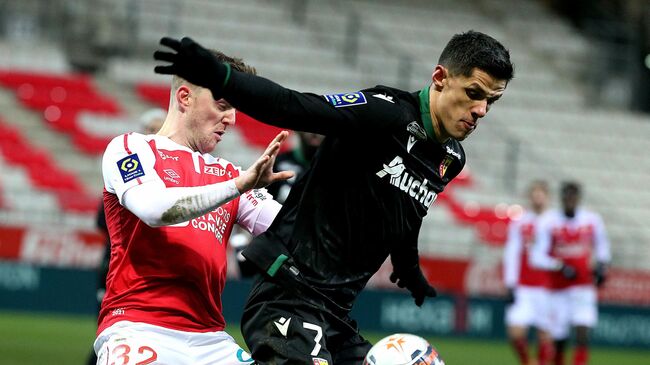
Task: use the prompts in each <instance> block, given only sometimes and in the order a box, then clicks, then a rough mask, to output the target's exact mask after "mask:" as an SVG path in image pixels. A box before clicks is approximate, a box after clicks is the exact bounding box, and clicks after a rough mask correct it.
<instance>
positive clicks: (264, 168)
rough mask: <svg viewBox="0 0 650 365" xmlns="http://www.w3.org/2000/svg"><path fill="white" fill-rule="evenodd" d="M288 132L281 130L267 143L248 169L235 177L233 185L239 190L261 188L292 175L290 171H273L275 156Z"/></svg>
mask: <svg viewBox="0 0 650 365" xmlns="http://www.w3.org/2000/svg"><path fill="white" fill-rule="evenodd" d="M288 135H289V133H288V132H286V131H282V132H280V133H278V135H277V136H275V138H274V139H273V140H272V141H271V143H269V145H268V147H266V150H265V151H264V153H263V154H262V155H261V156H260V157H259V158H258V159H257V161H255V163H253V164H252V165H251V166H250V167H249V168H248V169H246V170H245V171H242V173H241V174H240V175H239V177H237V178H236V179H235V185H236V186H237V189H239V191H240V192H242V193H243V192H244V191H248V190H250V189H258V188H263V187H265V186H267V185H269V184H271V183H274V182H276V181H281V180H287V179H290V178H292V177H293V172H291V171H280V172H273V164H274V163H275V158H276V157H277V155H278V152H279V151H280V145H281V144H282V142H284V141H285V140H286V139H287V136H288Z"/></svg>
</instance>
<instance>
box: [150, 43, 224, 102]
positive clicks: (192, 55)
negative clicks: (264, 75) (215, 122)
mask: <svg viewBox="0 0 650 365" xmlns="http://www.w3.org/2000/svg"><path fill="white" fill-rule="evenodd" d="M160 44H161V45H163V46H166V47H168V48H171V50H172V51H173V52H167V51H161V50H158V51H155V52H154V54H153V58H154V59H156V60H158V61H163V62H169V63H170V64H169V65H159V66H156V67H155V68H154V71H155V72H156V73H159V74H164V75H177V76H180V77H182V78H184V79H185V80H187V81H189V82H191V83H193V84H195V85H199V86H203V87H205V88H207V89H210V91H212V97H213V98H214V99H215V100H218V99H221V90H222V89H223V86H224V83H225V81H226V78H227V77H228V74H229V73H230V69H229V66H227V65H225V64H224V63H222V62H220V61H219V60H217V58H216V57H215V56H214V55H213V54H212V52H210V51H209V50H207V49H205V48H203V46H201V45H200V44H198V43H196V42H195V41H194V40H192V38H189V37H183V39H181V40H180V41H179V40H177V39H174V38H170V37H164V38H161V39H160Z"/></svg>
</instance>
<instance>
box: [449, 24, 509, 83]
mask: <svg viewBox="0 0 650 365" xmlns="http://www.w3.org/2000/svg"><path fill="white" fill-rule="evenodd" d="M438 64H440V65H442V66H444V67H446V68H447V70H448V71H449V73H450V74H451V75H452V76H455V75H463V76H466V77H469V76H471V75H472V71H473V69H474V68H478V69H480V70H483V71H485V72H487V73H488V74H490V75H491V76H492V77H495V78H497V79H500V80H506V81H510V80H512V77H513V76H514V65H513V64H512V62H510V52H509V51H508V50H507V49H506V48H505V47H504V46H503V45H502V44H501V43H499V41H497V40H496V39H494V38H492V37H490V36H489V35H487V34H484V33H481V32H477V31H474V30H470V31H468V32H465V33H460V34H456V35H454V36H453V37H452V38H451V40H449V42H448V43H447V45H446V46H445V48H444V49H443V50H442V53H441V54H440V59H439V60H438Z"/></svg>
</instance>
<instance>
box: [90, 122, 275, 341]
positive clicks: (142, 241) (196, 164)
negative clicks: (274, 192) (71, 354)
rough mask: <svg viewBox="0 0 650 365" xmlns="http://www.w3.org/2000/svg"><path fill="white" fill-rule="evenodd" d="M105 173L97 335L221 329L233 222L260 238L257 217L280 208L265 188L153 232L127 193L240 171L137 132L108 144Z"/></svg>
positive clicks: (216, 178) (190, 183) (222, 177)
mask: <svg viewBox="0 0 650 365" xmlns="http://www.w3.org/2000/svg"><path fill="white" fill-rule="evenodd" d="M102 169H103V175H104V188H105V190H104V209H105V212H106V222H107V225H108V231H109V234H110V241H111V259H110V265H109V272H108V276H107V279H106V295H105V297H104V300H103V302H102V307H101V310H100V314H99V328H98V331H97V333H98V334H99V333H100V332H101V331H102V330H103V329H105V328H106V327H108V326H110V325H111V324H113V323H115V322H117V321H122V320H127V321H132V322H144V323H149V324H153V325H157V326H162V327H166V328H171V329H176V330H182V331H193V332H208V331H219V330H223V328H224V326H225V321H224V318H223V315H222V305H221V292H222V291H223V288H224V284H225V281H226V265H227V262H226V261H227V260H226V247H227V243H228V238H229V236H230V233H231V231H232V228H233V224H234V223H238V224H239V225H240V226H242V227H243V228H245V229H247V230H248V231H249V232H251V233H252V234H259V233H261V232H260V230H265V229H266V227H267V226H264V225H262V226H263V228H262V229H261V228H259V227H260V225H258V224H256V223H257V222H256V220H257V219H258V217H261V216H266V217H267V219H268V217H269V214H271V217H274V216H275V214H277V212H278V211H279V209H280V205H279V204H278V203H277V202H275V201H274V200H272V197H271V196H270V195H268V194H267V193H266V191H265V190H264V189H261V190H252V191H249V192H248V193H246V194H244V195H242V196H240V197H238V198H235V199H233V200H231V201H229V202H228V203H225V204H223V205H221V206H219V207H217V208H216V209H214V210H212V211H211V212H208V213H207V214H205V215H203V216H201V217H198V218H195V219H191V220H189V221H186V222H182V223H179V224H174V225H170V226H164V227H151V226H148V225H147V224H145V223H144V222H143V221H142V220H140V219H139V218H138V217H137V216H135V215H134V214H133V213H131V212H130V211H129V210H128V209H126V208H125V207H124V206H123V205H122V203H123V200H122V198H123V195H124V193H125V192H126V191H127V190H128V189H130V188H132V187H134V186H137V185H140V184H146V183H147V182H151V181H156V180H158V182H159V181H162V182H163V183H164V184H165V186H166V187H167V188H172V187H194V186H204V185H208V184H215V183H219V182H223V181H226V180H230V179H232V178H235V177H237V176H238V175H239V169H238V168H236V167H235V166H234V165H233V164H231V163H230V162H228V161H226V160H224V159H220V158H216V157H213V156H211V155H209V154H200V153H199V152H193V151H192V150H190V149H189V148H187V147H185V146H181V145H179V144H177V143H175V142H173V141H172V140H170V139H168V138H166V137H163V136H157V135H147V136H144V135H141V134H137V133H131V134H125V135H123V136H119V137H116V138H115V139H114V140H113V141H112V142H111V143H110V144H109V145H108V147H107V149H106V152H105V153H104V158H103V163H102ZM270 221H272V218H271V219H270V220H269V224H270Z"/></svg>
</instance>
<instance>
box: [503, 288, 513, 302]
mask: <svg viewBox="0 0 650 365" xmlns="http://www.w3.org/2000/svg"><path fill="white" fill-rule="evenodd" d="M505 302H506V304H512V303H514V302H515V290H514V289H512V288H508V289H507V291H506V298H505Z"/></svg>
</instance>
